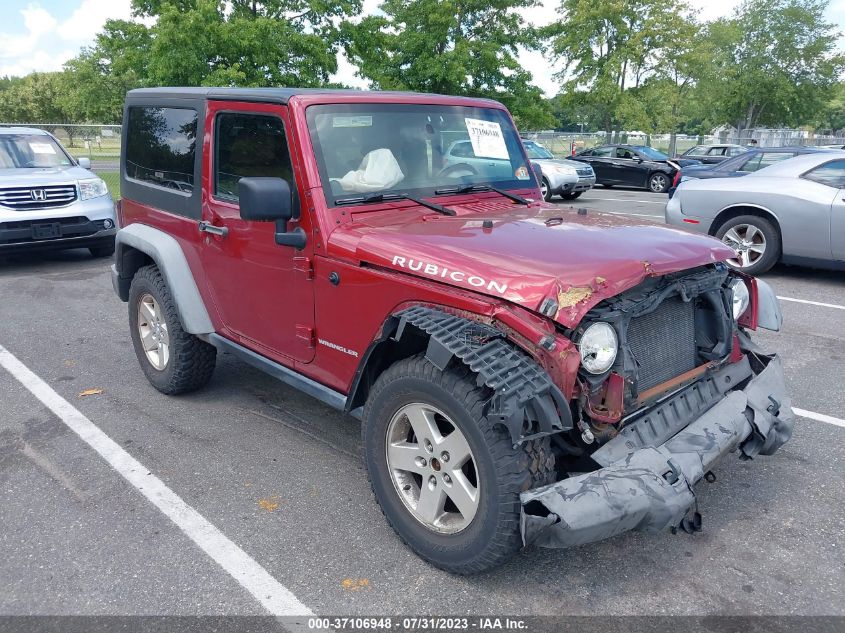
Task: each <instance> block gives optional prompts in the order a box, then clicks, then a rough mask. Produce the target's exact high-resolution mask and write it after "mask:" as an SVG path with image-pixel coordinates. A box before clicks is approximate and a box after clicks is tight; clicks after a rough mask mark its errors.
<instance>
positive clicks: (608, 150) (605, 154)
mask: <svg viewBox="0 0 845 633" xmlns="http://www.w3.org/2000/svg"><path fill="white" fill-rule="evenodd" d="M615 149H616V148H615V147H599V148H597V149H594V150H593V156H600V157H602V158H610V157H611V156H613V154H614V150H615Z"/></svg>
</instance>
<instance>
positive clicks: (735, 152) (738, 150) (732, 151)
mask: <svg viewBox="0 0 845 633" xmlns="http://www.w3.org/2000/svg"><path fill="white" fill-rule="evenodd" d="M745 151H746V150H745V149H743V148H742V147H729V148H728V149H727V151H726V152H725V153H726V154H727V155H728V156H739V155H740V154H743V153H744V152H745Z"/></svg>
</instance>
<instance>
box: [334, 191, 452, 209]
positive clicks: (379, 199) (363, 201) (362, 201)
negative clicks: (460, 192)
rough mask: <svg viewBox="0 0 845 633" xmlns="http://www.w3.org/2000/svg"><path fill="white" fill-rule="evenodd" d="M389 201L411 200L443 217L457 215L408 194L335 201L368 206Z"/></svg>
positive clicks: (370, 194)
mask: <svg viewBox="0 0 845 633" xmlns="http://www.w3.org/2000/svg"><path fill="white" fill-rule="evenodd" d="M387 200H410V201H411V202H416V203H417V204H418V205H420V206H423V207H426V208H428V209H431V210H432V211H437V213H442V214H443V215H455V212H454V211H453V210H452V209H447V208H446V207H442V206H440V205H439V204H435V203H433V202H426V201H425V200H423V199H421V198H415V197H414V196H411V195H409V194H407V193H375V192H374V193H367V194H364V195H363V196H355V197H354V198H341V199H340V200H335V202H334V203H335V204H368V203H370V202H385V201H387Z"/></svg>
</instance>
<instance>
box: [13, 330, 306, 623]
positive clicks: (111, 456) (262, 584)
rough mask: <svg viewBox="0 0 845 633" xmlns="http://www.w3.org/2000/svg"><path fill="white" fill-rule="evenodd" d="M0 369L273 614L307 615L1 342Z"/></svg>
mask: <svg viewBox="0 0 845 633" xmlns="http://www.w3.org/2000/svg"><path fill="white" fill-rule="evenodd" d="M0 367H3V368H4V369H5V370H6V371H8V372H9V373H10V374H11V375H12V376H13V377H14V378H15V379H17V380H18V382H20V383H21V384H22V385H23V386H24V387H26V388H27V389H28V390H29V392H30V393H32V395H34V396H35V397H36V398H38V400H40V401H41V403H42V404H43V405H44V406H46V407H47V408H48V409H50V410H51V411H52V412H53V413H54V414H56V416H57V417H58V418H59V419H60V420H61V421H62V422H64V423H65V425H67V427H68V428H70V430H72V431H73V432H74V433H76V434H77V435H78V436H79V437H80V438H82V440H83V441H84V442H85V443H86V444H88V446H90V447H91V448H93V449H94V450H95V451H96V452H97V453H99V454H100V457H102V458H103V459H105V460H106V461H107V462H108V463H109V465H110V466H111V467H112V468H114V469H115V470H116V471H117V472H118V473H119V474H120V475H122V476H123V478H124V479H126V481H128V482H129V483H130V484H132V486H134V487H135V488H137V489H138V491H139V492H140V493H141V494H142V495H144V496H145V497H146V498H147V499H149V500H150V502H151V503H152V504H153V505H154V506H156V507H157V508H158V509H159V510H161V511H162V512H163V513H164V515H165V516H167V518H169V519H170V520H171V521H173V522H174V523H175V524H176V526H177V527H178V528H179V529H180V530H182V531H183V532H184V533H185V534H186V535H187V536H188V538H190V539H191V540H192V541H193V542H194V543H196V544H197V545H198V546H199V547H200V549H202V550H203V551H204V552H205V553H206V554H208V555H209V556H210V557H211V558H212V560H214V562H216V563H217V564H218V565H220V567H222V568H223V569H224V570H225V571H226V572H227V573H228V574H229V575H230V576H232V578H234V579H235V580H236V581H237V582H238V583H240V585H241V586H242V587H243V588H244V589H246V590H247V591H248V592H249V593H251V594H252V595H253V597H254V598H255V599H256V600H258V602H260V603H261V604H262V605H263V606H264V608H265V609H267V611H269V612H270V613H271V614H272V615H275V616H284V615H311V610H310V609H308V607H306V606H305V605H304V604H302V603H301V602H300V601H299V600H298V599H297V598H296V596H294V595H293V594H292V593H291V592H290V591H289V590H288V589H287V588H286V587H284V586H283V585H281V584H280V583H279V581H277V580H276V579H275V578H273V576H271V575H270V573H269V572H268V571H267V570H266V569H264V568H263V567H262V566H261V565H259V564H258V563H257V562H256V561H255V560H254V559H253V558H252V557H251V556H250V555H249V554H247V553H246V552H245V551H243V550H242V549H241V548H240V547H238V546H237V545H235V544H234V543H233V542H232V541H230V540H229V539H228V538H227V537H226V535H224V534H223V533H222V532H221V531H220V530H218V529H217V528H216V527H214V525H212V524H211V523H210V522H209V521H208V520H207V519H206V518H205V517H203V516H202V515H201V514H200V513H199V512H197V511H196V510H194V509H193V508H192V507H191V506H189V505H188V504H187V503H185V502H184V501H183V500H182V499H181V498H180V497H179V496H178V495H177V494H176V493H175V492H173V491H172V490H171V489H170V488H168V487H167V486H166V485H165V484H164V482H162V481H161V480H160V479H159V478H158V477H156V476H155V475H153V474H152V473H151V472H150V471H149V470H148V469H147V468H146V467H145V466H144V465H143V464H141V463H140V462H139V461H137V460H136V459H135V458H134V457H132V456H131V455H130V454H129V453H127V452H126V451H125V450H123V448H121V447H120V446H119V445H118V444H117V443H116V442H115V441H114V440H112V439H111V438H110V437H109V436H108V435H106V434H105V433H103V431H101V430H100V428H99V427H98V426H96V425H95V424H94V423H93V422H91V420H89V419H88V418H86V417H85V416H84V415H83V414H82V413H80V412H79V411H78V410H77V409H76V408H75V407H74V406H73V405H71V404H70V403H69V402H68V401H67V400H65V399H64V398H62V397H61V396H60V395H59V394H57V393H56V392H55V391H53V389H52V388H51V387H50V386H49V385H48V384H47V383H46V382H44V381H43V380H41V378H39V377H38V376H36V375H35V374H34V373H32V371H30V370H29V369H28V368H27V367H26V366H25V365H24V364H23V363H21V362H20V361H19V360H18V359H17V358H16V357H15V356H14V355H13V354H12V353H11V352H9V351H8V350H7V349H6V348H5V347H3V346H2V345H0Z"/></svg>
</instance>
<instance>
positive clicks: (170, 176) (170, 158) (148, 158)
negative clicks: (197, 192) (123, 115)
mask: <svg viewBox="0 0 845 633" xmlns="http://www.w3.org/2000/svg"><path fill="white" fill-rule="evenodd" d="M126 139H127V140H126V177H127V178H132V179H134V180H140V181H141V182H145V183H150V184H153V185H157V186H159V187H164V188H166V189H172V190H174V191H178V192H181V193H191V192H192V191H193V189H194V158H195V157H196V141H197V112H196V110H190V109H187V108H152V107H130V108H129V121H128V131H127V137H126Z"/></svg>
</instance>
